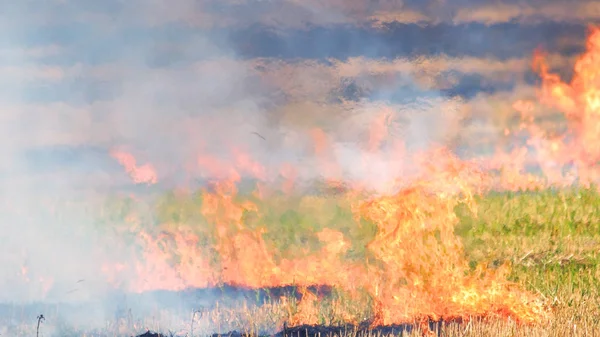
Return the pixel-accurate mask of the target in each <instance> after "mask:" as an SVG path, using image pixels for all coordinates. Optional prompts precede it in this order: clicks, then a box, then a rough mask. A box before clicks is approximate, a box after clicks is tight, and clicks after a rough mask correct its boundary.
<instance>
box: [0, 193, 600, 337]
mask: <svg viewBox="0 0 600 337" xmlns="http://www.w3.org/2000/svg"><path fill="white" fill-rule="evenodd" d="M169 202H170V203H171V204H170V205H167V207H166V208H165V207H164V206H165V205H164V204H163V209H169V210H171V211H170V212H171V214H167V216H169V217H171V216H173V214H172V212H173V211H172V210H173V209H177V212H180V213H185V210H184V209H183V208H181V207H176V206H175V205H174V204H175V203H177V202H179V201H178V200H174V199H172V200H170V201H169ZM326 203H327V204H328V205H330V203H329V201H327V202H326ZM188 204H189V202H188ZM188 206H189V205H188ZM327 208H328V207H327ZM478 208H479V209H478V212H477V215H476V216H473V215H472V214H471V213H469V212H468V211H466V210H463V209H461V207H458V208H457V209H456V212H457V215H458V216H459V218H460V224H459V225H458V226H457V227H456V234H457V235H459V236H460V237H461V238H462V241H463V244H464V249H465V255H466V258H467V259H468V260H469V262H470V263H471V264H472V265H473V266H475V265H477V264H481V263H485V264H488V266H489V267H490V268H494V266H499V265H502V264H504V263H508V264H509V265H511V273H510V279H511V280H512V281H515V282H516V283H518V284H520V285H522V286H524V287H525V288H526V289H528V290H530V291H533V292H536V293H538V294H539V295H540V296H542V297H544V298H545V299H547V300H548V302H549V303H551V307H552V317H551V319H550V321H549V322H546V323H544V324H539V325H529V326H523V325H519V324H517V323H516V322H514V321H511V320H510V319H508V320H506V319H504V320H500V319H481V318H474V319H471V320H467V321H465V322H462V323H452V322H449V323H446V324H444V325H443V327H442V329H441V331H440V333H439V335H441V336H457V337H458V336H464V337H467V336H473V337H475V336H477V337H483V336H534V337H535V336H540V337H541V336H557V337H558V336H600V293H599V289H600V268H599V266H600V194H599V193H598V192H597V191H596V190H595V189H572V190H564V191H551V190H545V191H537V192H523V193H492V194H488V195H485V196H481V197H479V200H478ZM176 216H177V217H178V218H180V219H181V218H185V214H177V215H176ZM296 220H297V219H296ZM284 227H285V226H284ZM294 301H295V299H294V298H293V297H290V298H288V299H286V301H284V302H282V301H281V300H274V301H269V300H268V301H267V302H266V303H263V304H262V305H260V306H258V305H253V304H252V303H241V304H236V305H235V306H228V305H220V304H219V303H217V305H216V306H214V307H212V308H210V309H205V308H199V309H197V310H194V311H193V312H191V313H190V318H189V319H188V323H187V329H185V330H182V331H171V332H170V333H171V334H173V335H179V336H192V335H193V336H202V335H204V336H205V335H212V334H213V333H227V332H229V331H234V330H235V331H239V332H243V333H247V334H250V335H259V334H264V333H265V331H271V332H273V327H274V326H278V324H280V323H281V322H285V321H286V320H287V319H288V318H289V317H291V316H293V315H294V314H295V312H294V311H295V310H297V303H295V302H294ZM315 303H316V302H315ZM315 305H318V306H319V308H315V309H317V310H315V311H316V312H318V315H319V317H318V320H319V321H320V322H322V324H323V325H330V326H336V325H340V324H342V323H341V321H339V320H338V318H337V317H338V316H339V313H340V312H343V311H353V312H355V313H356V312H362V313H363V314H364V316H365V317H367V316H368V315H369V314H370V313H369V312H368V309H365V308H364V306H361V304H359V303H351V302H349V301H344V300H343V298H338V300H337V301H319V302H318V303H317V304H315ZM341 306H343V307H341ZM158 310H159V312H157V313H156V315H155V316H154V317H152V318H147V319H144V320H138V321H132V320H131V319H120V320H117V321H114V322H107V325H106V328H105V329H104V331H96V332H94V333H92V332H83V331H74V330H72V329H71V328H69V327H63V328H60V329H58V330H54V331H53V332H52V333H51V332H50V331H48V333H49V335H57V336H100V335H104V336H119V335H133V334H141V333H143V332H144V331H146V330H154V331H169V330H168V329H169V327H165V326H161V325H160V324H161V323H160V322H164V320H161V319H159V318H160V317H161V314H164V315H168V313H166V312H160V311H161V310H160V309H158ZM24 321H26V320H24ZM163 324H164V323H163ZM36 325H37V329H36ZM38 329H39V336H44V335H45V334H44V331H42V330H43V328H42V327H39V318H38V319H37V320H36V319H35V317H33V318H32V319H31V326H28V324H25V323H22V324H21V325H20V326H19V327H18V330H14V329H13V330H11V329H9V328H7V327H5V328H3V329H2V330H3V331H0V333H1V335H2V336H20V335H31V336H32V335H34V334H35V335H37V334H38V331H36V330H38ZM186 330H187V331H186ZM278 330H281V329H278ZM167 335H168V334H167ZM291 335H294V334H293V333H292V334H291ZM335 335H338V336H340V337H341V336H358V335H361V336H367V335H368V336H373V337H374V336H384V335H386V334H385V333H382V332H370V333H365V332H357V331H354V330H352V329H349V330H346V331H345V332H343V333H341V334H340V333H336V334H335ZM403 335H404V336H422V335H423V331H421V330H420V329H419V326H418V325H416V326H415V328H414V329H413V330H412V331H409V332H406V331H405V332H404V333H403ZM323 337H325V336H323Z"/></svg>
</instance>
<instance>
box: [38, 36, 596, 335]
mask: <svg viewBox="0 0 600 337" xmlns="http://www.w3.org/2000/svg"><path fill="white" fill-rule="evenodd" d="M599 55H600V30H598V29H592V30H591V34H590V37H589V39H588V50H587V52H586V53H585V54H584V55H582V56H581V57H580V58H579V59H578V61H577V63H576V65H575V76H574V78H573V81H572V83H569V84H566V83H563V82H562V81H561V80H560V78H558V77H557V76H555V75H553V74H551V73H549V72H548V69H547V67H546V66H545V65H544V62H543V58H541V57H539V56H538V57H536V61H535V66H536V69H538V71H539V73H540V75H541V77H542V79H543V84H542V88H541V90H540V100H541V102H542V103H543V104H546V105H548V106H552V107H555V108H558V109H560V110H561V111H563V112H564V116H565V118H566V120H567V124H568V126H567V131H565V133H564V134H562V135H560V136H550V135H548V134H547V133H546V132H544V131H543V130H542V129H540V128H539V127H537V126H536V125H535V124H534V123H533V120H534V118H533V116H532V111H533V106H534V105H533V103H531V102H524V101H519V102H516V103H515V106H514V107H515V110H517V111H518V112H519V113H520V114H521V115H522V117H523V118H522V123H521V124H520V125H519V126H518V128H517V129H516V130H512V131H511V130H506V131H505V135H507V136H509V135H511V133H512V132H517V133H519V132H525V133H527V134H528V142H527V144H526V145H524V146H522V147H519V146H515V148H513V149H512V150H510V151H509V152H508V153H506V152H504V151H505V150H506V149H499V150H498V153H496V154H495V155H494V156H492V157H490V158H478V159H461V158H458V157H457V156H456V155H455V154H454V153H453V152H452V151H450V150H449V149H448V148H445V147H431V148H429V149H428V150H426V151H422V152H418V153H414V152H410V151H407V150H406V148H405V147H404V144H403V143H401V142H400V143H398V144H393V146H392V148H393V149H394V151H395V154H397V155H398V156H399V158H401V159H402V160H400V161H401V162H404V161H406V162H408V163H410V165H403V166H402V167H401V168H402V169H403V170H402V172H399V173H398V177H397V179H395V180H393V181H390V183H389V188H388V191H385V193H381V191H379V193H376V192H374V191H370V190H369V189H368V188H366V187H367V186H369V184H368V181H346V180H344V179H341V178H340V174H341V172H343V170H342V168H341V167H340V166H339V165H338V163H336V162H335V160H332V156H331V149H332V142H331V140H330V139H329V137H328V135H327V134H326V133H325V132H324V131H323V130H320V129H315V130H313V132H312V133H311V136H312V137H313V140H314V155H315V157H316V158H317V159H318V162H319V163H318V166H319V167H318V168H319V169H320V170H322V171H323V174H324V176H325V179H324V184H325V186H327V187H328V191H327V193H307V192H306V191H300V192H298V191H297V190H296V189H295V188H294V187H295V181H294V177H295V173H294V169H293V168H290V167H285V168H282V170H281V172H280V174H279V175H273V174H271V173H270V172H267V171H268V170H267V168H265V167H263V166H261V165H260V163H257V162H254V161H253V160H252V158H250V156H249V155H247V154H245V153H243V152H240V151H239V150H235V149H234V150H235V151H232V155H233V157H234V162H233V163H226V162H223V161H221V160H219V159H217V158H213V157H210V156H208V155H201V156H200V157H199V158H198V164H199V165H200V166H201V167H202V169H203V170H205V171H207V172H208V173H209V176H211V177H213V178H215V180H214V181H213V183H212V186H211V187H210V188H205V189H202V190H201V191H199V192H198V193H196V194H186V193H181V194H179V195H175V194H173V195H170V196H167V197H165V198H164V199H162V200H161V201H160V202H159V203H158V204H154V203H151V204H148V205H144V206H145V207H142V209H136V208H135V207H133V206H136V202H132V201H131V200H128V201H124V202H122V203H119V204H118V206H119V211H120V213H121V220H122V221H121V223H122V224H123V226H121V227H119V226H115V221H113V220H114V217H113V218H109V219H107V222H108V223H109V224H110V228H105V229H103V230H106V231H108V230H110V231H114V232H115V233H116V234H117V237H118V238H119V240H117V242H116V243H115V245H114V246H113V247H112V249H113V252H114V253H115V254H114V255H115V256H116V257H117V259H115V260H112V261H111V260H110V259H109V260H107V261H106V263H105V264H104V265H103V267H102V272H103V276H104V277H105V278H106V280H107V281H108V282H109V283H110V284H112V285H113V286H114V287H115V288H117V289H123V290H126V291H127V292H130V293H145V292H151V291H156V290H170V291H175V292H178V291H185V290H186V289H194V288H211V287H219V286H223V285H229V286H233V287H238V288H247V289H269V288H280V287H293V288H294V289H295V291H296V292H297V293H296V294H291V295H281V296H272V297H269V299H268V301H266V302H264V301H263V302H262V303H251V302H248V301H245V302H243V303H229V304H228V305H223V304H220V305H219V304H214V305H211V306H210V307H209V308H206V309H205V310H204V309H203V310H201V311H193V314H192V316H191V318H190V322H189V324H188V323H184V324H183V325H184V326H186V329H188V328H187V326H189V330H188V331H187V332H185V333H187V334H192V331H191V330H192V327H195V328H194V329H195V330H194V333H196V332H197V333H198V334H209V333H211V332H213V331H215V330H216V331H217V332H226V331H230V330H237V331H242V332H243V333H250V334H273V333H275V332H277V331H281V329H283V333H287V332H288V331H289V332H290V333H291V334H297V335H302V331H303V330H304V335H306V334H307V331H308V330H309V329H311V331H313V332H315V334H316V335H319V334H321V333H328V332H332V333H333V332H337V333H338V334H362V333H367V334H385V333H392V331H391V330H390V327H397V328H398V327H403V326H410V327H411V328H410V329H405V330H407V332H409V333H417V334H432V333H434V332H433V331H432V330H435V329H432V328H431V324H430V323H431V322H443V323H444V324H447V325H448V326H445V327H443V329H444V330H445V331H446V334H447V335H453V334H454V335H461V336H464V335H469V334H471V335H477V336H480V335H486V334H493V335H498V334H509V335H520V334H523V335H528V336H532V335H533V336H535V335H540V336H543V335H560V336H563V335H565V334H575V335H576V334H580V335H586V334H588V333H591V332H593V331H597V330H598V328H600V327H599V325H600V324H599V323H598V319H597V317H600V315H599V313H598V309H599V308H600V306H599V296H598V293H597V289H598V282H597V279H598V276H600V275H599V274H598V267H597V266H598V263H597V262H598V253H597V252H598V251H599V250H598V248H600V247H599V240H598V237H599V235H600V234H598V233H600V231H598V229H600V228H598V224H599V223H600V222H599V221H598V220H599V213H600V211H598V208H597V205H598V204H599V202H600V197H599V195H598V190H597V188H596V187H595V186H593V183H597V182H598V181H599V180H600V178H599V177H600V170H599V169H598V167H599V166H598V163H599V161H600V141H599V139H598V136H597V135H598V126H599V125H600V117H599V116H600V82H599V81H598V78H600V76H598V75H597V69H598V65H599V60H600V58H599V57H598V56H599ZM387 113H388V112H385V114H387ZM387 120H388V118H387V117H385V118H380V119H377V120H376V123H375V124H374V126H373V130H374V131H373V132H372V133H371V134H370V136H371V137H370V139H369V142H368V144H367V145H366V148H365V149H364V151H365V161H364V163H365V164H364V165H365V167H368V160H369V158H372V156H385V155H389V152H387V153H382V151H380V148H381V147H382V141H383V139H385V136H386V134H385V130H384V128H382V126H381V123H382V121H383V122H385V121H387ZM384 124H385V123H384ZM392 152H393V151H392ZM115 153H117V154H118V155H116V156H117V159H119V160H120V161H121V163H122V164H123V165H124V166H125V167H126V170H127V172H128V173H129V174H130V175H131V176H132V179H134V182H136V183H139V182H147V183H154V182H155V181H156V179H158V178H157V174H156V172H155V171H154V168H153V167H152V166H151V165H145V166H143V167H138V166H137V165H136V163H135V158H133V156H129V155H128V154H124V153H122V152H115ZM367 154H368V155H367ZM370 156H371V157H370ZM531 162H533V163H534V164H536V165H537V167H538V168H539V170H540V171H541V173H540V174H537V175H536V174H533V173H532V172H529V171H528V170H527V169H526V168H527V167H528V166H529V165H531ZM244 175H245V176H252V177H255V178H256V179H255V181H254V183H253V184H251V185H252V186H251V188H250V189H249V190H248V191H244V190H241V187H240V185H241V184H240V183H241V177H242V176H244ZM376 175H377V173H376V172H375V173H373V174H372V178H373V179H375V178H378V177H376ZM271 176H275V177H278V178H282V179H279V181H277V179H270V178H269V177H271ZM342 176H343V174H342ZM274 186H275V188H274ZM277 186H279V188H277ZM570 186H571V187H570ZM572 186H579V187H578V188H575V187H572ZM550 188H554V190H550ZM507 190H508V191H516V190H528V191H532V190H535V191H536V192H519V193H513V194H511V193H499V191H507ZM494 191H496V192H494ZM322 192H323V191H322ZM140 205H141V204H140ZM140 205H137V206H140ZM109 216H110V217H112V216H113V214H112V212H109ZM111 219H112V220H111ZM101 230H102V229H101ZM119 244H120V245H119ZM122 257H130V258H127V259H122ZM316 285H318V286H323V287H325V288H327V289H330V290H331V291H327V292H325V293H319V292H312V291H310V289H309V288H310V287H314V286H316ZM259 302H260V301H259ZM158 303H160V301H159V302H158ZM161 310H162V308H161ZM161 310H159V309H158V308H157V311H158V312H159V313H160V314H161V315H162V314H163V313H162V311H161ZM171 313H172V312H170V311H169V310H167V309H165V312H164V315H166V316H168V315H170V314H171ZM46 317H48V318H49V317H50V315H46ZM158 321H159V322H161V323H162V324H165V323H164V322H165V320H164V319H158ZM180 323H181V322H180ZM444 324H442V325H444ZM180 325H181V324H180ZM147 326H148V323H147V322H136V323H134V322H133V320H132V319H129V323H128V324H127V325H126V326H125V329H126V330H123V331H121V330H119V329H120V328H123V326H122V325H119V324H117V325H116V326H115V327H114V328H115V329H117V330H115V331H114V333H124V332H125V331H131V330H136V329H140V328H141V327H147ZM335 326H338V327H353V328H344V329H343V333H342V330H340V329H338V330H335V329H334V328H333V327H335ZM309 327H310V328H309ZM322 327H328V328H325V330H321V329H320V328H322ZM382 327H383V328H382ZM154 328H157V329H160V327H154ZM437 328H438V325H436V329H437ZM127 329H128V330H127ZM386 329H387V330H386ZM350 330H352V331H353V332H348V331H350ZM438 330H439V329H438ZM438 333H439V331H438Z"/></svg>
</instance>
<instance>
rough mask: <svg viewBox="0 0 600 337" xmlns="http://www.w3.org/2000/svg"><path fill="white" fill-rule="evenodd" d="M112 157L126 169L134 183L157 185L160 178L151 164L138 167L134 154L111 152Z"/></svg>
mask: <svg viewBox="0 0 600 337" xmlns="http://www.w3.org/2000/svg"><path fill="white" fill-rule="evenodd" d="M111 155H112V157H113V158H115V159H116V160H117V161H118V162H119V163H120V164H121V165H123V167H125V171H126V172H127V173H128V174H129V176H130V177H131V179H132V180H133V182H134V183H136V184H142V183H146V184H156V182H157V180H158V178H157V175H156V170H155V169H154V167H153V166H152V165H151V164H144V165H142V166H138V165H137V163H136V159H135V157H134V156H133V155H132V154H130V153H127V152H123V151H118V150H113V151H111Z"/></svg>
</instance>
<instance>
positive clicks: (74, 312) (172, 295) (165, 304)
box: [0, 285, 443, 337]
mask: <svg viewBox="0 0 600 337" xmlns="http://www.w3.org/2000/svg"><path fill="white" fill-rule="evenodd" d="M308 290H309V291H311V292H313V293H317V294H320V295H324V296H327V295H328V294H331V293H332V288H331V287H326V286H313V287H309V288H308ZM282 296H293V297H296V298H297V299H301V297H302V295H301V294H300V292H299V291H298V289H297V288H296V287H294V286H285V287H274V288H264V289H249V288H242V287H236V286H229V285H225V286H222V287H218V288H203V289H187V290H183V291H151V292H145V293H142V294H129V293H122V292H114V293H111V294H108V295H107V296H105V297H103V298H102V299H98V300H97V301H92V302H83V303H45V302H38V303H29V304H9V303H0V326H5V327H8V329H9V330H8V331H11V330H18V329H19V326H21V325H22V324H30V323H32V322H33V323H35V317H37V316H38V315H39V314H43V315H44V316H45V317H46V321H45V323H43V324H42V329H44V325H45V324H46V323H47V324H59V325H60V321H61V320H64V321H67V323H65V324H67V325H68V321H85V320H86V319H88V318H93V317H102V318H103V319H106V320H107V321H119V320H123V319H126V318H127V317H128V316H129V317H130V316H131V313H132V312H133V313H134V314H136V315H139V316H141V317H144V316H147V317H151V316H152V315H153V312H154V310H156V308H157V306H158V307H161V308H169V309H173V310H174V311H178V312H180V313H181V312H182V313H186V314H188V315H189V312H191V311H193V310H197V309H211V308H213V307H214V306H215V304H216V303H217V302H218V303H219V304H220V305H222V304H228V303H229V304H236V303H240V301H247V302H248V303H254V304H256V305H261V304H264V303H266V302H268V301H272V300H276V299H278V298H280V297H282ZM65 317H66V319H65ZM425 325H427V322H424V324H420V325H419V326H420V327H424V326H425ZM428 325H429V329H430V330H431V331H439V330H440V328H441V326H442V325H443V322H436V321H430V322H429V323H428ZM415 327H416V326H415V325H413V324H404V325H393V326H380V327H372V326H371V325H370V324H369V323H368V322H366V323H364V324H361V325H358V326H352V325H347V326H309V325H302V326H295V327H286V328H284V329H282V330H281V331H279V332H277V333H275V334H273V335H269V336H274V337H287V336H290V337H292V336H294V337H326V336H332V335H338V336H341V335H346V334H351V335H367V334H369V335H372V334H373V333H374V334H381V335H403V334H404V333H409V332H411V331H413V330H415ZM165 331H168V330H166V329H165V330H163V331H161V332H162V334H161V333H157V332H150V331H148V332H146V333H144V334H141V335H138V336H139V337H163V336H165V337H167V336H168V337H170V336H176V335H174V334H173V335H171V334H170V333H169V334H165ZM2 335H6V334H2ZM9 335H10V334H9ZM63 335H64V334H63ZM75 335H76V334H75ZM86 335H88V336H98V337H104V336H106V330H104V329H100V330H94V331H86ZM65 336H66V335H65ZM248 336H249V335H247V334H246V333H244V332H238V331H231V332H228V333H221V334H213V335H212V336H211V337H248ZM438 336H441V334H440V333H439V332H438Z"/></svg>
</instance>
